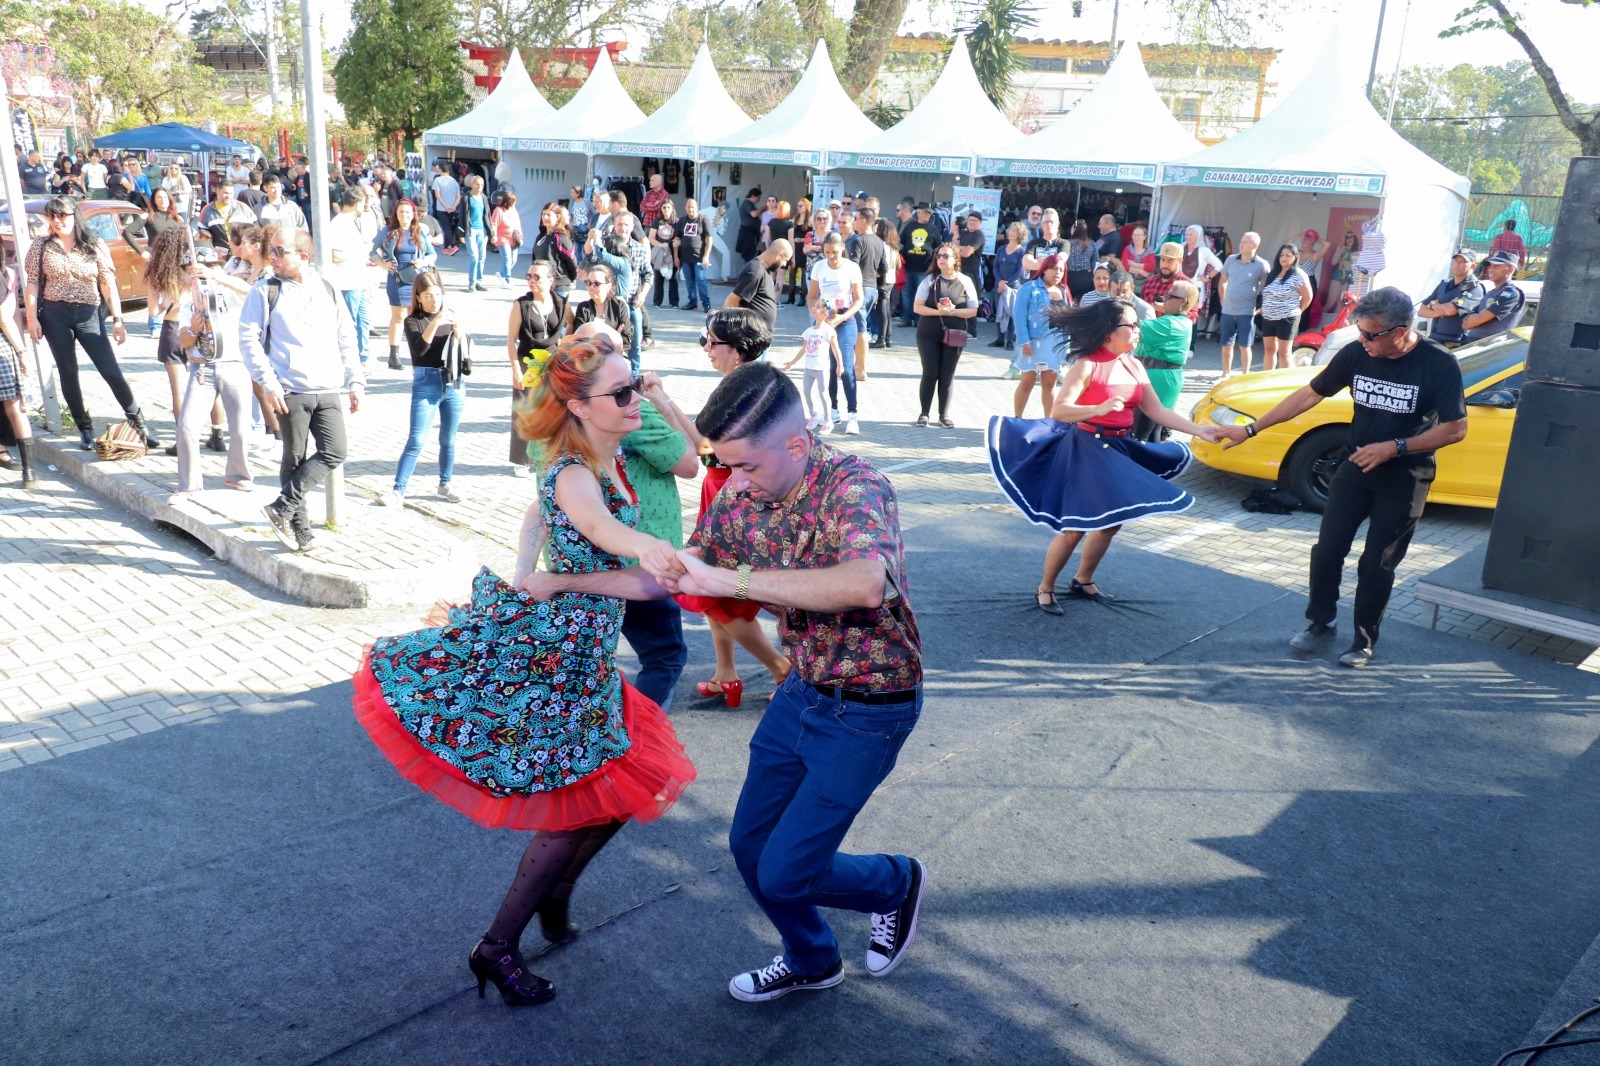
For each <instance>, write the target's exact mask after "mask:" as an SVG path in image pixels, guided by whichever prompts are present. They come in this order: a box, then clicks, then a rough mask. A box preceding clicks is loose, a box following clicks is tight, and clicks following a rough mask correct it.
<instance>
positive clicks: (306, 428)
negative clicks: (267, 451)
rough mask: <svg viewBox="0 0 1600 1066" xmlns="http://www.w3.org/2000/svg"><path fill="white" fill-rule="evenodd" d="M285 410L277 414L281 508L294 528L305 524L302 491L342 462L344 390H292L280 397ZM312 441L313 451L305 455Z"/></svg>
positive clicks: (304, 495) (304, 493) (317, 482)
mask: <svg viewBox="0 0 1600 1066" xmlns="http://www.w3.org/2000/svg"><path fill="white" fill-rule="evenodd" d="M283 402H284V403H285V404H286V405H287V406H288V408H289V411H288V413H287V414H280V415H278V428H279V430H280V431H281V432H282V434H283V459H282V460H281V461H280V462H279V464H278V480H279V482H280V483H281V485H282V488H281V489H280V490H279V492H278V499H279V500H280V501H281V507H282V510H284V511H286V512H287V513H288V514H289V516H290V521H291V522H293V523H295V528H296V529H304V528H306V511H305V498H306V493H308V492H311V491H313V490H314V489H316V487H317V486H318V485H321V484H322V482H323V481H324V480H326V479H327V476H328V474H329V473H331V472H332V471H333V470H336V469H337V468H338V466H339V464H340V463H342V462H344V457H345V451H346V447H345V439H344V393H342V392H296V393H290V394H289V395H288V396H285V397H284V398H283ZM313 441H315V442H316V445H317V451H316V454H315V455H307V454H306V453H307V452H309V451H310V447H311V443H312V442H313Z"/></svg>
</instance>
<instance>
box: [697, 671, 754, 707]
mask: <svg viewBox="0 0 1600 1066" xmlns="http://www.w3.org/2000/svg"><path fill="white" fill-rule="evenodd" d="M694 690H695V692H697V693H698V694H699V695H700V698H701V699H711V698H712V697H714V696H721V697H722V698H723V699H724V700H726V701H727V703H728V706H729V707H737V706H739V701H741V700H743V699H744V681H743V680H741V679H739V678H737V677H736V678H734V679H733V680H732V681H696V682H695V683H694Z"/></svg>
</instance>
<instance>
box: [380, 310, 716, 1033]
mask: <svg viewBox="0 0 1600 1066" xmlns="http://www.w3.org/2000/svg"><path fill="white" fill-rule="evenodd" d="M544 367H545V369H544V372H543V375H542V379H541V380H539V381H538V382H537V383H536V385H535V389H536V391H535V393H534V398H533V402H532V405H531V406H530V407H529V408H528V409H526V410H523V411H519V412H518V414H517V428H518V430H519V432H521V434H522V436H523V438H524V439H526V440H530V441H538V442H541V443H542V444H543V445H544V447H545V454H546V459H547V462H546V464H545V467H544V476H543V477H542V478H541V482H540V489H539V498H538V500H537V501H536V502H535V503H534V504H533V508H537V510H538V517H539V519H540V521H539V522H538V523H535V522H532V521H530V522H528V523H525V528H533V527H537V528H541V529H543V530H545V531H547V533H546V537H547V539H544V538H541V540H542V546H543V547H544V548H545V549H546V551H547V554H548V558H549V564H550V568H551V569H552V570H556V571H562V572H576V573H592V572H594V571H597V570H616V569H620V568H621V567H622V566H623V562H624V560H625V559H638V560H640V562H641V564H642V565H644V566H645V567H647V568H649V567H651V566H655V567H658V568H670V567H673V566H675V565H676V561H677V557H676V554H675V553H674V549H673V547H672V545H671V544H668V543H667V542H666V541H663V540H658V539H657V538H655V537H651V536H647V535H645V534H643V533H640V532H639V531H638V530H636V529H635V528H634V524H635V523H636V522H637V520H638V512H639V507H638V498H637V496H635V494H634V492H633V488H632V486H630V485H629V484H628V480H627V474H626V469H625V466H624V464H623V460H622V455H621V452H620V450H619V445H620V444H621V441H622V438H623V437H624V436H626V435H627V434H628V433H630V432H632V431H633V430H634V429H637V428H638V427H639V399H640V395H639V392H638V391H637V389H636V387H635V382H634V379H633V373H632V369H631V368H630V366H629V364H628V360H627V357H626V354H625V353H623V352H622V351H621V350H620V349H619V348H618V346H617V345H616V344H615V343H612V342H611V341H610V340H609V338H598V337H597V338H592V339H588V340H579V339H576V338H569V339H567V340H565V341H563V342H562V343H561V344H560V345H559V346H558V347H557V349H556V351H555V352H554V353H552V355H551V358H550V360H549V362H548V363H546V364H544ZM524 540H525V543H523V544H521V545H520V546H519V552H518V554H519V560H518V568H519V570H526V569H531V566H532V557H533V556H535V555H537V554H538V552H539V550H540V547H541V545H537V544H533V543H528V542H526V538H524ZM622 606H623V604H622V601H621V600H618V599H614V598H610V597H605V596H594V595H588V594H580V593H569V594H565V595H561V596H556V597H554V598H552V599H550V600H548V601H546V602H535V601H533V600H532V599H530V598H529V597H528V596H527V595H526V594H524V593H522V592H520V591H517V590H516V589H514V588H512V587H511V586H510V585H508V584H506V582H504V581H502V580H501V579H500V578H498V577H496V576H495V575H493V574H491V573H490V572H489V571H488V570H483V571H481V572H480V573H479V574H478V576H477V578H476V579H475V580H474V582H473V597H472V602H471V603H470V604H469V605H466V606H461V607H453V608H451V609H450V610H449V612H448V616H447V617H446V619H445V620H444V624H443V625H442V626H438V627H435V628H431V629H424V630H421V631H419V632H415V633H407V634H403V635H401V636H397V637H385V638H383V639H381V640H379V641H377V642H376V643H374V645H373V646H372V649H371V650H370V651H369V652H368V654H367V657H366V659H365V660H364V661H363V663H362V665H361V669H360V670H359V671H358V672H357V673H356V676H355V700H354V704H355V712H356V718H357V720H358V721H359V722H360V723H361V725H362V726H363V727H365V728H366V730H367V732H368V733H369V734H371V736H372V739H373V741H374V742H375V743H376V744H377V745H378V749H379V750H380V751H381V752H382V753H383V754H384V756H385V757H386V758H388V759H389V761H390V762H392V763H394V765H395V767H396V768H397V769H398V770H399V771H400V773H401V775H402V776H404V777H405V778H406V779H407V780H409V781H411V782H412V783H413V784H415V785H417V786H418V787H419V788H421V789H423V790H424V791H426V792H428V793H430V794H431V795H433V796H434V797H435V798H437V799H439V800H441V801H442V802H444V803H446V804H449V805H450V806H452V807H454V808H456V809H457V810H459V811H461V812H462V813H464V814H466V815H467V816H468V817H470V818H472V820H473V821H475V822H477V823H478V824H480V825H483V826H487V827H489V828H501V827H503V828H509V829H521V830H532V831H533V833H534V837H533V840H532V841H530V842H529V844H528V847H527V850H526V852H525V853H524V854H523V857H522V862H521V865H520V866H519V868H518V870H517V874H516V877H515V879H514V880H513V881H512V884H511V888H510V890H509V891H508V892H507V893H506V898H505V901H504V902H503V903H502V904H501V905H500V910H499V912H498V913H497V914H496V915H495V917H494V920H493V921H492V922H491V923H490V925H489V929H488V932H486V933H485V934H484V935H483V939H482V941H481V942H480V943H478V944H477V945H475V946H474V947H473V949H472V952H471V955H470V956H469V958H468V964H469V965H470V967H471V969H472V973H473V975H474V976H476V977H477V979H478V994H479V995H480V996H482V995H483V992H484V987H485V986H486V985H487V984H489V983H491V982H492V983H493V984H494V985H495V986H496V987H497V988H498V989H499V990H500V995H501V997H502V998H503V999H504V1000H505V1002H506V1003H507V1004H508V1005H511V1006H523V1005H527V1004H533V1003H542V1002H544V1001H545V1000H548V999H549V998H551V996H553V995H554V994H555V990H554V988H553V987H552V986H551V984H550V982H548V981H546V980H544V979H543V978H541V977H539V976H537V975H535V974H533V973H531V972H529V971H528V969H527V966H526V964H525V963H524V962H523V959H522V954H521V952H520V950H519V947H518V942H519V940H520V938H521V936H522V933H523V930H524V929H526V928H527V926H528V923H529V922H530V921H531V920H532V918H533V916H534V914H536V913H537V914H538V915H539V924H540V929H541V931H542V932H543V934H544V937H545V939H546V940H550V941H552V942H555V943H566V942H568V941H570V940H572V939H573V938H574V937H575V936H576V935H577V930H576V929H575V928H574V927H572V926H571V925H569V924H568V922H567V907H568V899H569V898H570V896H571V894H572V890H573V887H574V885H575V884H576V883H577V880H578V875H579V874H581V873H582V872H583V869H584V867H585V866H586V865H587V864H588V863H589V861H590V860H591V859H593V858H594V857H595V855H596V854H597V853H598V852H599V851H600V849H601V848H602V847H604V846H605V844H606V843H607V842H608V841H609V840H610V839H611V838H612V837H613V836H614V835H615V834H616V832H617V830H619V829H621V828H622V826H623V824H624V823H625V822H627V821H630V820H636V821H646V822H647V821H651V820H653V819H655V818H658V817H660V816H661V815H662V814H664V813H665V812H666V810H667V809H668V808H669V807H671V806H672V804H673V802H674V801H676V799H677V798H678V796H679V795H680V794H681V793H682V792H683V790H684V788H685V787H687V786H688V784H689V782H690V781H692V780H694V766H693V765H692V764H691V763H690V762H689V758H688V756H687V755H685V754H684V751H683V746H682V745H681V744H680V743H678V738H677V735H676V734H675V733H674V732H673V729H672V725H671V724H670V723H669V722H668V720H667V717H666V715H665V713H663V712H662V710H661V708H660V707H657V706H656V705H655V704H654V703H652V702H651V701H650V700H649V699H648V698H646V697H645V696H642V695H640V694H639V692H638V691H637V690H636V689H634V688H633V686H631V685H629V684H628V683H627V682H626V681H625V680H623V679H622V677H621V675H620V674H619V673H618V672H617V669H616V647H617V636H618V634H619V632H620V629H621V618H622Z"/></svg>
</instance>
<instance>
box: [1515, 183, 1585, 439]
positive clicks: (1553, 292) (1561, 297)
mask: <svg viewBox="0 0 1600 1066" xmlns="http://www.w3.org/2000/svg"><path fill="white" fill-rule="evenodd" d="M1524 236H1531V234H1526V235H1524ZM1528 380H1529V381H1548V382H1551V383H1553V384H1557V385H1577V386H1579V387H1581V388H1586V389H1600V157H1596V156H1579V157H1578V158H1577V159H1574V160H1573V161H1572V166H1571V167H1570V168H1569V169H1568V171H1567V188H1566V191H1565V192H1564V193H1563V194H1562V198H1561V214H1560V216H1559V217H1558V218H1557V220H1556V231H1555V236H1554V238H1553V239H1552V241H1551V244H1550V263H1549V266H1548V267H1547V268H1546V270H1545V281H1544V291H1543V293H1541V294H1540V297H1539V316H1538V320H1537V324H1536V325H1535V327H1534V331H1533V342H1532V343H1531V344H1530V345H1529V346H1528ZM1517 417H1518V418H1519V419H1520V418H1521V417H1522V416H1521V415H1520V414H1519V415H1518V416H1517ZM1591 426H1592V427H1593V423H1591ZM1594 428H1595V429H1597V430H1600V427H1594Z"/></svg>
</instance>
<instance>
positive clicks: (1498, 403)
mask: <svg viewBox="0 0 1600 1066" xmlns="http://www.w3.org/2000/svg"><path fill="white" fill-rule="evenodd" d="M1521 399H1522V390H1521V389H1495V390H1494V391H1493V392H1487V393H1482V394H1480V395H1477V396H1474V397H1473V398H1472V399H1470V400H1468V401H1467V406H1468V407H1499V408H1501V409H1503V410H1508V411H1511V410H1515V409H1516V406H1517V402H1518V401H1519V400H1521Z"/></svg>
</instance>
